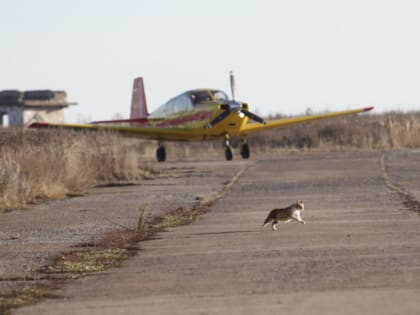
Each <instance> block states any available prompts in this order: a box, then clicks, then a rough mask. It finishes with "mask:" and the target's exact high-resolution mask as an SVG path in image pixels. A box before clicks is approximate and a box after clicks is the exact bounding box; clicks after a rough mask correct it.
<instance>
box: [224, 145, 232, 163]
mask: <svg viewBox="0 0 420 315" xmlns="http://www.w3.org/2000/svg"><path fill="white" fill-rule="evenodd" d="M225 157H226V160H228V161H231V160H232V159H233V152H232V148H231V147H230V146H228V147H225Z"/></svg>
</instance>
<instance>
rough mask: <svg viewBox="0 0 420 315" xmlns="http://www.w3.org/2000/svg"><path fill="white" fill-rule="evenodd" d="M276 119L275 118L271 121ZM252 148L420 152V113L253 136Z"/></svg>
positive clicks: (334, 121)
mask: <svg viewBox="0 0 420 315" xmlns="http://www.w3.org/2000/svg"><path fill="white" fill-rule="evenodd" d="M272 118H276V117H272ZM249 142H250V144H251V145H252V147H256V148H259V149H260V150H262V151H265V150H268V149H270V148H283V149H326V150H352V149H356V150H388V149H413V148H420V112H412V113H397V112H395V113H387V114H363V115H359V116H357V117H352V116H343V117H338V118H334V119H331V120H320V121H317V122H312V123H307V124H301V125H296V126H293V127H290V128H286V129H281V130H270V131H266V132H263V133H260V134H255V135H252V136H251V137H250V139H249Z"/></svg>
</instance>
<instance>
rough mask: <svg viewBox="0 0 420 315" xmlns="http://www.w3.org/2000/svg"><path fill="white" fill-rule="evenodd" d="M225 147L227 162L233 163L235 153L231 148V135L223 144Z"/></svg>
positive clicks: (226, 136) (226, 137)
mask: <svg viewBox="0 0 420 315" xmlns="http://www.w3.org/2000/svg"><path fill="white" fill-rule="evenodd" d="M223 145H224V147H225V157H226V160H227V161H232V159H233V151H232V147H231V146H230V137H229V135H225V141H224V142H223Z"/></svg>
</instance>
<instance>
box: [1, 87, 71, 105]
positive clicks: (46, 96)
mask: <svg viewBox="0 0 420 315" xmlns="http://www.w3.org/2000/svg"><path fill="white" fill-rule="evenodd" d="M76 104H77V103H74V102H68V101H67V93H66V92H65V91H52V90H33V91H19V90H3V91H0V106H25V107H26V106H28V107H39V106H42V107H44V106H51V107H67V106H69V105H76Z"/></svg>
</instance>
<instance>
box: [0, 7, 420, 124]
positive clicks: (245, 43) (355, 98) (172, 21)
mask: <svg viewBox="0 0 420 315" xmlns="http://www.w3.org/2000/svg"><path fill="white" fill-rule="evenodd" d="M0 12H1V19H0V90H3V89H19V90H32V89H58V90H66V91H67V94H68V100H69V101H75V102H78V103H79V105H78V106H75V107H72V108H71V109H67V110H66V114H65V117H66V121H67V122H77V121H78V120H90V119H91V120H101V119H111V118H112V116H113V115H114V114H115V113H121V114H122V115H123V116H124V117H128V115H129V107H130V99H131V88H132V80H133V79H134V78H135V77H137V76H143V77H144V80H145V87H146V96H147V101H148V105H149V111H153V109H156V108H157V107H158V106H159V105H161V104H162V103H164V102H165V101H167V100H168V99H169V98H171V97H173V96H175V95H177V94H179V93H182V92H184V91H186V90H190V89H194V88H204V87H208V88H218V89H222V90H225V91H226V92H228V93H229V94H230V91H229V71H230V70H233V71H234V72H235V74H236V88H237V90H236V96H237V97H236V98H237V99H238V100H242V101H246V102H248V103H249V104H250V106H251V109H252V110H254V111H258V112H259V113H260V114H263V115H267V114H270V113H272V114H275V113H283V114H300V113H304V112H305V111H306V109H307V108H311V109H312V110H313V111H314V112H318V111H325V110H341V109H349V108H358V107H365V106H375V107H376V111H377V112H382V111H388V110H420V18H419V16H420V1H415V0H413V1H409V0H395V1H391V0H349V1H343V0H341V1H340V0H335V1H333V0H313V1H310V0H289V1H282V0H223V1H222V0H148V1H146V0H137V1H136V0H118V1H117V0H115V1H110V0H71V1H70V0H69V1H66V0H61V1H60V0H36V1H34V0H0Z"/></svg>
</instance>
